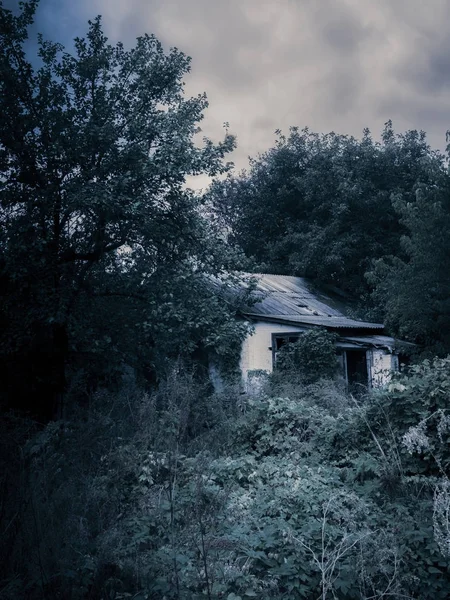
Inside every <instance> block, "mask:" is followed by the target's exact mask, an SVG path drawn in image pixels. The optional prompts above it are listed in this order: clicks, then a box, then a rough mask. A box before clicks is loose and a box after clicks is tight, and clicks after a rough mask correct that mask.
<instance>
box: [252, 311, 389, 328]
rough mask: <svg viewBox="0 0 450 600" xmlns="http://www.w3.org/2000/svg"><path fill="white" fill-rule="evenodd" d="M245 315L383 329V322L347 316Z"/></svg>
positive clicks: (294, 322) (305, 323)
mask: <svg viewBox="0 0 450 600" xmlns="http://www.w3.org/2000/svg"><path fill="white" fill-rule="evenodd" d="M244 314H245V316H247V317H250V318H256V319H259V320H262V321H264V320H267V321H276V322H278V323H286V324H295V325H320V326H321V327H331V328H332V329H377V330H383V329H384V325H383V324H382V323H369V322H367V321H356V320H355V319H348V318H347V317H338V316H330V317H328V316H327V317H323V316H307V315H278V314H267V313H255V312H253V313H251V312H245V313H244Z"/></svg>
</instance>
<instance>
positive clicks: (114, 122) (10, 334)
mask: <svg viewBox="0 0 450 600" xmlns="http://www.w3.org/2000/svg"><path fill="white" fill-rule="evenodd" d="M20 4H21V8H20V11H19V14H14V13H13V12H11V11H9V10H7V9H6V8H5V7H4V6H3V5H2V4H1V3H0V28H1V31H0V34H1V37H0V69H1V78H0V86H1V88H0V89H1V95H0V115H1V118H0V169H1V176H0V220H1V230H0V253H1V254H0V279H1V289H2V292H1V297H0V311H1V312H0V319H1V326H2V329H3V331H2V341H1V344H0V355H1V357H0V358H1V362H2V377H3V382H4V383H5V382H7V381H9V393H13V392H14V391H16V392H17V390H19V392H20V391H21V392H22V393H23V394H24V395H27V396H28V397H29V396H30V394H31V395H33V394H36V393H37V392H42V393H44V394H45V395H46V397H47V398H48V401H49V406H48V411H50V412H51V411H52V410H53V408H54V406H53V407H52V406H51V405H52V404H53V405H54V403H55V400H56V399H57V398H58V397H59V396H60V395H61V392H62V390H63V388H64V379H65V364H66V362H67V357H68V355H69V352H70V350H71V349H76V346H77V344H78V345H80V344H81V346H83V343H82V342H83V340H84V342H85V343H84V348H85V349H86V346H89V344H90V345H91V346H92V345H93V344H94V342H95V344H97V347H98V346H100V347H101V346H102V341H101V339H100V338H99V335H100V332H98V331H97V330H98V326H99V322H100V320H101V318H103V320H104V321H108V320H109V321H111V318H113V317H114V316H115V318H116V319H117V320H118V321H120V322H121V323H122V324H123V321H124V319H125V320H126V318H125V317H126V315H128V317H130V319H131V321H130V323H128V324H127V327H128V331H129V332H130V333H129V337H130V344H132V340H133V339H134V340H135V345H138V344H139V343H145V342H143V341H142V339H140V338H139V339H136V335H137V333H138V330H139V332H141V331H148V330H150V331H153V330H155V327H154V324H155V322H156V321H157V320H158V319H160V320H162V321H164V318H165V317H166V316H167V312H165V313H163V314H162V313H161V310H160V309H159V308H157V307H156V306H157V303H158V302H163V301H164V302H165V303H166V305H167V303H170V306H171V309H170V310H169V313H170V314H172V313H171V311H172V312H176V311H175V309H174V306H176V307H177V310H178V312H176V314H177V315H178V317H179V319H178V320H179V321H181V320H182V319H181V317H180V314H182V313H183V310H184V311H186V310H187V308H186V306H187V302H184V300H186V287H187V286H186V285H184V287H183V294H184V296H181V297H180V295H178V296H177V295H176V294H177V289H178V288H177V286H178V287H179V284H180V281H183V282H186V281H187V280H190V281H192V285H190V286H189V289H190V291H191V292H192V290H193V289H196V290H197V293H198V289H199V286H200V287H201V289H202V290H203V295H201V294H200V295H198V298H199V299H200V300H201V299H202V298H203V299H204V301H205V302H206V303H207V304H208V302H213V304H214V301H212V300H211V298H212V296H211V295H208V293H207V291H205V287H204V285H203V284H202V283H200V282H201V278H199V274H201V273H203V272H205V271H206V272H209V271H213V272H216V271H217V270H220V269H221V267H223V265H224V259H223V253H222V252H221V251H215V250H214V249H212V248H211V244H210V241H209V240H208V236H209V237H210V236H211V232H210V230H209V226H208V225H207V224H206V222H205V221H204V219H202V217H201V215H200V210H199V208H200V202H201V201H200V199H199V198H198V197H197V196H196V195H195V194H194V193H193V192H191V191H189V190H187V189H185V186H184V183H185V179H186V176H187V175H198V174H208V175H212V176H214V175H216V174H219V173H223V172H224V171H226V170H227V169H228V167H229V165H228V164H224V163H223V160H222V159H223V157H224V156H225V154H226V153H228V152H230V151H231V150H232V149H233V148H234V145H235V141H234V138H233V137H232V136H231V135H229V134H228V132H227V133H226V134H225V138H224V141H223V142H221V143H219V144H217V145H215V144H213V143H212V142H211V141H210V140H208V139H206V138H204V140H203V141H204V143H203V146H202V147H198V146H197V145H196V144H195V134H196V133H198V132H199V128H198V122H199V121H200V120H201V119H202V117H203V111H204V109H205V108H206V107H207V99H206V96H205V95H204V94H202V95H199V96H198V97H195V98H186V97H185V96H184V91H183V85H184V84H183V77H184V75H185V74H186V73H187V72H188V71H189V69H190V59H189V57H187V56H185V55H184V54H183V53H182V52H180V51H179V50H177V49H176V48H173V49H171V50H170V51H169V52H168V53H165V52H164V50H163V48H162V46H161V44H160V43H159V42H158V40H157V39H156V38H155V37H154V36H153V35H145V36H143V37H140V38H138V39H137V42H136V46H135V47H134V48H132V49H130V50H126V49H125V48H124V46H123V45H122V44H121V43H118V44H116V45H115V46H113V45H110V44H109V43H108V41H107V38H106V37H105V35H104V33H103V31H102V27H101V19H100V17H98V18H96V19H95V20H94V21H92V22H91V21H90V22H89V29H88V33H87V36H86V38H77V39H75V43H74V46H75V52H74V54H73V55H72V54H69V53H68V52H66V51H65V50H64V48H63V46H61V45H60V44H58V43H53V42H50V41H47V40H44V39H43V38H42V36H39V40H38V56H37V57H32V58H31V59H30V57H28V56H27V54H26V51H25V43H26V40H27V35H28V29H29V26H30V25H31V23H32V22H33V18H34V14H35V11H36V9H37V6H38V0H30V1H29V2H24V3H20ZM180 278H181V279H180ZM108 297H109V298H110V299H111V298H113V297H114V298H115V299H116V300H115V301H116V303H115V304H114V303H113V301H112V300H111V301H110V302H109V303H108V304H105V303H103V304H100V305H98V304H97V305H95V302H96V299H97V300H98V299H99V298H103V299H105V298H108ZM120 297H122V300H120V301H119V303H118V299H119V298H120ZM149 298H150V299H152V302H153V303H152V304H151V307H152V308H151V309H150V308H149V306H150V305H149ZM200 300H199V303H200ZM169 301H170V302H169ZM125 302H128V304H124V303H125ZM130 302H131V303H132V304H129V303H130ZM124 306H125V308H124ZM158 306H160V304H159V305H158ZM208 307H209V308H208ZM208 307H206V306H205V307H203V308H204V311H205V312H208V310H211V307H210V306H209V305H208ZM166 308H167V306H166ZM195 308H196V309H197V313H198V312H199V313H201V312H202V305H201V303H200V305H199V306H197V307H195ZM121 310H122V313H123V312H125V313H126V314H125V315H124V314H122V316H121V317H120V318H119V316H120V311H121ZM152 310H153V312H152ZM195 314H196V313H195V311H194V307H192V310H191V312H190V313H189V315H186V314H184V317H186V319H187V322H191V330H195V331H197V332H198V329H199V327H198V323H194V322H193V321H195ZM107 315H109V317H108V316H107ZM152 315H153V316H152ZM172 316H173V315H172ZM89 318H90V322H88V321H89ZM152 319H153V320H152ZM142 322H143V323H144V324H146V325H145V326H144V327H141V325H142ZM202 323H203V325H204V326H205V320H204V319H203V321H202ZM106 325H107V324H106V323H105V327H106ZM159 325H161V322H160V323H159ZM109 329H111V327H110V328H109ZM200 329H201V328H200ZM80 331H81V332H82V334H80ZM120 331H121V332H123V331H124V328H122V329H121V330H120ZM89 332H90V334H91V337H89V335H88V334H89ZM94 333H95V335H96V338H97V339H93V336H94ZM103 333H104V334H105V335H106V334H107V333H108V328H107V327H106V329H105V330H103ZM76 334H78V337H77V335H76ZM120 337H121V339H122V341H123V337H124V336H123V335H121V336H120ZM166 337H167V336H166ZM106 338H107V339H108V336H107V335H106ZM197 338H198V335H197ZM86 341H89V344H87V343H86ZM152 341H153V343H154V344H155V343H156V342H155V340H154V339H153V340H151V339H148V340H146V342H148V343H151V342H152ZM8 375H9V378H8ZM24 381H26V385H25V386H22V388H21V387H20V385H19V384H20V382H24ZM4 388H5V386H4ZM19 392H17V393H19ZM16 395H17V394H16Z"/></svg>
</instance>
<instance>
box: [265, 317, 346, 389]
mask: <svg viewBox="0 0 450 600" xmlns="http://www.w3.org/2000/svg"><path fill="white" fill-rule="evenodd" d="M336 337H337V336H336V334H334V333H329V332H328V331H326V330H325V329H311V330H310V331H305V332H304V333H302V334H300V336H299V339H298V340H297V341H296V342H293V343H289V344H285V345H284V346H282V347H281V349H280V351H279V352H278V355H277V362H276V368H277V369H278V370H280V371H287V372H288V373H290V374H291V375H292V374H297V375H298V378H299V379H300V380H301V381H303V382H305V383H311V382H314V381H318V380H319V379H321V378H325V379H326V378H331V377H333V376H334V375H335V373H336V370H337V360H336V348H335V341H336Z"/></svg>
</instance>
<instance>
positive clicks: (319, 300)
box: [242, 273, 384, 330]
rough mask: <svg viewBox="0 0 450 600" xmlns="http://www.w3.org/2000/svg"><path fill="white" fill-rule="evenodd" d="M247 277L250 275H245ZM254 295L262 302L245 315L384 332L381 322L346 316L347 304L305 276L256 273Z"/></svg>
mask: <svg viewBox="0 0 450 600" xmlns="http://www.w3.org/2000/svg"><path fill="white" fill-rule="evenodd" d="M246 275H248V274H246ZM254 277H255V278H256V279H257V281H258V285H257V289H256V291H255V292H254V296H256V297H258V296H259V297H260V298H261V299H260V300H259V301H258V302H257V303H255V304H254V305H252V306H247V307H246V308H244V309H243V311H242V312H243V314H245V315H246V316H248V317H252V318H259V319H261V320H271V321H273V320H276V321H278V322H280V323H281V322H283V323H295V324H305V325H320V326H323V327H331V328H336V329H341V328H351V329H357V328H359V329H378V330H382V329H384V326H383V324H381V323H368V322H365V321H357V320H355V319H350V318H348V317H346V316H345V314H344V312H343V311H344V310H345V304H344V303H343V302H342V300H341V299H339V300H337V299H336V298H332V297H331V296H330V295H327V294H325V293H323V292H322V291H319V290H317V289H315V288H313V286H312V285H311V283H310V282H309V281H308V280H306V279H304V278H302V277H292V276H285V275H269V274H259V273H258V274H255V275H254Z"/></svg>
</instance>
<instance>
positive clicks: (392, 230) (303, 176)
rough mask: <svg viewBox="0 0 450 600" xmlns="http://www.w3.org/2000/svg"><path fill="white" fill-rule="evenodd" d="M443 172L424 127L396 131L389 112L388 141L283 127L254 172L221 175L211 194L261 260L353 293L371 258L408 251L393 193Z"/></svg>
mask: <svg viewBox="0 0 450 600" xmlns="http://www.w3.org/2000/svg"><path fill="white" fill-rule="evenodd" d="M439 173H441V174H443V163H442V158H441V157H440V156H439V155H438V154H436V153H433V152H432V151H431V150H430V148H429V146H428V145H427V143H426V139H425V134H424V133H423V132H420V133H419V132H417V131H408V132H406V133H405V134H402V135H395V134H394V132H393V130H392V123H390V122H388V123H387V124H386V126H385V130H384V132H383V134H382V142H381V143H377V142H374V141H373V139H372V137H371V135H370V132H369V131H368V130H365V131H364V135H363V137H362V139H361V140H357V139H355V138H353V137H351V136H346V135H338V134H335V133H329V134H326V135H319V134H316V133H312V132H310V131H309V129H308V128H305V129H303V130H301V131H300V130H299V129H298V128H297V127H291V128H290V131H289V136H284V135H282V134H281V132H278V139H277V142H276V145H275V147H274V148H272V149H270V150H269V151H267V152H265V153H264V154H262V155H261V156H259V157H258V158H256V159H253V160H252V161H251V165H250V169H249V171H248V172H243V173H241V174H240V175H239V176H232V175H230V176H228V177H227V179H226V180H225V181H223V182H217V183H215V184H214V185H213V186H212V187H211V190H210V194H209V197H210V201H211V203H212V204H213V205H214V206H215V209H216V211H217V212H218V213H219V215H220V216H221V217H222V219H223V220H224V222H225V223H226V225H227V226H228V227H229V228H230V230H231V233H230V240H232V241H234V242H235V243H237V244H239V245H240V246H241V247H242V248H243V249H244V251H245V253H246V255H247V256H249V257H253V259H254V262H255V268H257V269H258V270H259V271H265V270H266V271H271V272H276V273H283V274H293V275H302V276H306V277H311V278H314V279H318V280H320V281H322V282H325V283H328V284H333V285H336V286H338V287H339V288H341V289H343V290H347V291H348V292H350V293H351V294H354V295H360V294H366V293H367V291H368V286H367V282H366V281H365V279H364V274H365V272H366V271H367V270H368V267H369V266H370V261H371V260H373V259H376V258H381V257H383V256H386V255H391V254H392V255H394V256H399V257H400V258H403V257H404V250H402V249H401V248H400V239H401V237H402V235H404V234H405V233H406V231H407V229H406V227H405V224H403V222H401V220H400V219H399V215H398V214H397V211H396V207H395V206H394V205H393V203H392V201H391V196H392V194H397V193H401V194H402V196H403V197H404V199H405V201H406V202H408V201H411V200H413V199H414V186H415V185H416V183H417V182H419V181H420V182H422V183H424V184H433V183H435V182H436V176H437V174H439Z"/></svg>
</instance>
